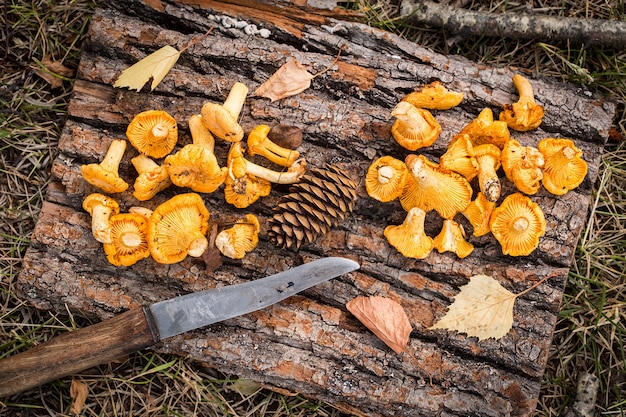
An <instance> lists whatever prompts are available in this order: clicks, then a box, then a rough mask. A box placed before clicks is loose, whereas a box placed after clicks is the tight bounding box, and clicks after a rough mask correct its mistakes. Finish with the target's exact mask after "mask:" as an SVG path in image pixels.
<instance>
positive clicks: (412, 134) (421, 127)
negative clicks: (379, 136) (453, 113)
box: [391, 101, 441, 151]
mask: <svg viewBox="0 0 626 417" xmlns="http://www.w3.org/2000/svg"><path fill="white" fill-rule="evenodd" d="M391 115H392V116H394V117H395V118H396V121H395V122H394V123H393V125H392V126H391V134H392V135H393V138H394V139H395V140H396V142H397V143H398V144H399V145H400V146H402V147H403V148H405V149H408V150H409V151H415V150H417V149H420V148H424V147H427V146H430V145H432V144H433V143H435V141H436V140H437V138H438V137H439V134H440V133H441V125H439V123H438V122H437V120H435V117H434V116H433V115H432V114H431V113H430V112H429V111H428V110H425V109H420V108H417V107H415V106H413V105H412V104H410V103H409V102H406V101H401V102H400V103H398V104H397V105H396V107H394V109H393V111H392V112H391Z"/></svg>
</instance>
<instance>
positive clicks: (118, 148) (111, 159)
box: [80, 139, 128, 194]
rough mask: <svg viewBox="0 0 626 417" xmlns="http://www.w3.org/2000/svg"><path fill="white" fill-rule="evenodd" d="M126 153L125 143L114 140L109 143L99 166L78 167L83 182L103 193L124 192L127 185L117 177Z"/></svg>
mask: <svg viewBox="0 0 626 417" xmlns="http://www.w3.org/2000/svg"><path fill="white" fill-rule="evenodd" d="M124 151H126V141H125V140H121V139H116V140H113V141H112V142H111V144H110V145H109V149H108V150H107V153H106V155H105V156H104V159H103V160H102V162H100V163H99V164H88V165H83V166H81V167H80V171H81V174H82V176H83V178H84V179H85V181H87V182H88V183H90V184H91V185H93V186H94V187H97V188H99V189H101V190H102V191H104V192H105V193H111V194H113V193H121V192H123V191H126V189H127V188H128V183H127V182H126V181H124V180H123V179H122V178H121V177H120V175H119V166H120V162H121V161H122V157H123V156H124Z"/></svg>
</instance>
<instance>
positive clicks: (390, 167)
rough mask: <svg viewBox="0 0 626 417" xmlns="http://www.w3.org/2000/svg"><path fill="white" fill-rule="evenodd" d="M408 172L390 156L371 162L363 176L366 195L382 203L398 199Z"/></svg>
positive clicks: (401, 163)
mask: <svg viewBox="0 0 626 417" xmlns="http://www.w3.org/2000/svg"><path fill="white" fill-rule="evenodd" d="M408 174H409V170H408V168H407V167H406V164H405V163H404V162H403V161H400V160H399V159H396V158H394V157H392V156H382V157H380V158H378V159H377V160H375V161H374V162H372V164H371V165H370V166H369V168H368V169H367V174H366V175H365V189H366V191H367V194H368V195H369V196H370V197H372V198H374V199H376V200H378V201H382V202H383V203H386V202H389V201H392V200H395V199H396V198H398V197H400V194H402V191H403V190H404V184H406V178H407V175H408Z"/></svg>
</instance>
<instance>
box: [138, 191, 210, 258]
mask: <svg viewBox="0 0 626 417" xmlns="http://www.w3.org/2000/svg"><path fill="white" fill-rule="evenodd" d="M209 217H210V214H209V211H208V210H207V208H206V206H205V205H204V202H203V201H202V198H201V197H200V196H199V195H198V194H196V193H186V194H178V195H176V196H174V197H172V198H171V199H169V200H167V201H166V202H164V203H162V204H160V205H159V206H158V207H157V208H156V209H154V211H153V212H152V215H151V216H150V219H149V220H148V246H149V248H150V253H151V255H152V257H153V258H154V260H155V261H157V262H159V263H162V264H173V263H176V262H180V261H182V260H183V259H185V257H186V256H187V255H189V256H193V257H199V256H201V255H202V253H203V252H204V251H205V250H206V248H207V246H208V240H207V238H206V233H207V230H208V229H209Z"/></svg>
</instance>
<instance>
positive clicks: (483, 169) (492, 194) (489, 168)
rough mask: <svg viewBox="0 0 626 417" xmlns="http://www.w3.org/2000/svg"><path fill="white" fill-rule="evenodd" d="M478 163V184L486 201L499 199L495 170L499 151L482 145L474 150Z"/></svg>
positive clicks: (498, 163)
mask: <svg viewBox="0 0 626 417" xmlns="http://www.w3.org/2000/svg"><path fill="white" fill-rule="evenodd" d="M474 155H475V158H476V161H477V162H478V184H479V186H480V190H481V191H482V193H483V194H484V195H485V197H486V198H487V200H489V201H496V200H498V198H500V190H501V186H500V178H498V174H497V173H496V170H497V169H498V168H499V167H500V149H498V147H497V146H495V145H492V144H483V145H480V146H477V147H475V148H474Z"/></svg>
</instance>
